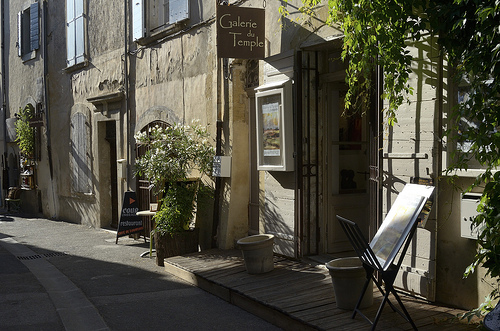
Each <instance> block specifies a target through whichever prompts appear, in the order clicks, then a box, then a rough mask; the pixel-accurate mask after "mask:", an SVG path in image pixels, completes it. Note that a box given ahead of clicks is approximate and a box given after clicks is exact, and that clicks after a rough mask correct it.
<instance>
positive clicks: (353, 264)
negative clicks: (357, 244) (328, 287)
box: [326, 257, 373, 310]
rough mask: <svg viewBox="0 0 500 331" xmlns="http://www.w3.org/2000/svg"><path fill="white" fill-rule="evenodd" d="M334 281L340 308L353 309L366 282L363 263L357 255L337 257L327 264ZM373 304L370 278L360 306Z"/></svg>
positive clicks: (364, 306)
mask: <svg viewBox="0 0 500 331" xmlns="http://www.w3.org/2000/svg"><path fill="white" fill-rule="evenodd" d="M326 267H327V268H328V271H329V272H330V276H331V278H332V283H333V291H334V293H335V301H336V302H337V307H338V308H340V309H348V310H353V309H354V308H355V307H356V303H357V302H358V300H359V297H360V296H361V291H362V290H363V286H364V285H365V282H366V272H365V269H364V268H363V263H362V262H361V260H360V259H359V258H357V257H346V258H341V259H335V260H332V261H330V262H328V263H327V264H326ZM372 304H373V282H372V281H371V280H370V283H369V284H368V287H367V289H366V292H365V295H364V296H363V300H362V301H361V304H360V306H359V308H367V307H370V306H371V305H372Z"/></svg>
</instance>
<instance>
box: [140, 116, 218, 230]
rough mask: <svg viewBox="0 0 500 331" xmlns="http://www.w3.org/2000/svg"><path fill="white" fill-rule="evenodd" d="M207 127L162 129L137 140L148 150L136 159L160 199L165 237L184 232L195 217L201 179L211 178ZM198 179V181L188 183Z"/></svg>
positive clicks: (157, 220) (142, 134)
mask: <svg viewBox="0 0 500 331" xmlns="http://www.w3.org/2000/svg"><path fill="white" fill-rule="evenodd" d="M208 138H209V133H208V132H207V130H206V128H204V127H202V126H199V125H197V124H193V125H190V126H183V125H175V126H172V127H167V128H166V129H163V128H161V127H159V126H156V127H154V128H152V129H151V130H150V131H149V132H139V133H137V134H136V135H135V139H136V141H137V143H138V144H139V145H145V146H146V147H147V149H146V152H145V153H144V155H143V156H141V157H139V158H138V159H137V160H136V175H141V176H144V177H146V178H147V179H148V180H149V181H150V182H151V183H152V184H153V186H154V188H155V193H156V194H158V196H159V197H160V210H158V212H157V213H156V215H155V216H154V220H155V223H156V231H157V232H160V233H161V234H166V233H171V234H172V233H178V232H181V231H182V230H183V229H184V228H185V226H186V224H189V221H190V220H191V219H192V217H193V213H194V208H195V206H196V198H197V193H198V187H199V186H200V185H201V186H204V184H200V181H201V177H202V176H204V175H206V176H210V175H211V170H212V162H213V157H214V155H215V151H214V148H213V147H212V145H211V144H210V143H209V140H208ZM193 178H198V180H196V181H192V180H188V179H193Z"/></svg>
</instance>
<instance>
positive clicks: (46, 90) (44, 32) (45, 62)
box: [41, 1, 59, 218]
mask: <svg viewBox="0 0 500 331" xmlns="http://www.w3.org/2000/svg"><path fill="white" fill-rule="evenodd" d="M41 7H42V43H43V44H42V45H43V47H42V58H43V108H44V112H45V132H46V133H45V134H46V136H47V159H48V162H49V171H50V182H51V185H52V203H53V208H54V209H53V215H52V217H54V218H55V217H57V215H58V214H59V211H58V210H57V203H56V198H57V197H56V194H55V189H54V165H53V161H52V142H51V134H50V115H49V113H50V111H49V109H50V105H49V86H48V84H47V81H48V77H49V67H48V66H49V61H48V57H47V56H48V55H47V54H48V51H47V45H48V43H47V13H48V10H47V2H46V1H42V6H41Z"/></svg>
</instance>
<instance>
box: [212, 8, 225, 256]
mask: <svg viewBox="0 0 500 331" xmlns="http://www.w3.org/2000/svg"><path fill="white" fill-rule="evenodd" d="M219 4H221V5H229V2H228V1H226V0H215V6H216V10H217V6H218V5H219ZM221 65H222V68H221ZM227 68H228V59H218V60H217V122H216V125H217V127H216V136H215V155H222V128H223V124H224V122H223V116H222V113H223V112H222V107H223V105H222V103H224V107H225V106H226V105H227V102H226V98H227V92H226V84H227V81H226V77H228V75H229V73H228V72H227V71H228V70H227ZM222 71H224V72H223V73H222ZM222 80H224V100H222V97H221V94H222V89H221V82H222ZM221 186H222V183H221V178H220V177H215V192H214V213H213V221H212V248H214V247H217V230H218V227H219V222H220V201H221V198H220V197H221V193H222V192H221Z"/></svg>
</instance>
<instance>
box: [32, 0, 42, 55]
mask: <svg viewBox="0 0 500 331" xmlns="http://www.w3.org/2000/svg"><path fill="white" fill-rule="evenodd" d="M38 14H39V11H38V2H35V3H32V4H31V6H30V48H31V50H32V51H34V50H37V49H38V48H39V46H40V28H39V26H38V21H39V18H38V17H39V15H38Z"/></svg>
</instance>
